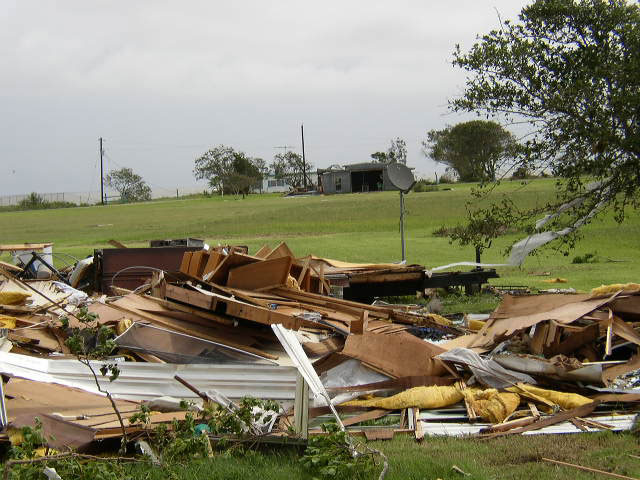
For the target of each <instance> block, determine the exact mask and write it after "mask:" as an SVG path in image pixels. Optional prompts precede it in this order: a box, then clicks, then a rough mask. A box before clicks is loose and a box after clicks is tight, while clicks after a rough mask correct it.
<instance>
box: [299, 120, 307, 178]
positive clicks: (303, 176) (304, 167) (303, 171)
mask: <svg viewBox="0 0 640 480" xmlns="http://www.w3.org/2000/svg"><path fill="white" fill-rule="evenodd" d="M300 132H301V133H302V184H303V186H304V189H305V190H306V189H307V163H306V160H305V156H304V124H301V125H300Z"/></svg>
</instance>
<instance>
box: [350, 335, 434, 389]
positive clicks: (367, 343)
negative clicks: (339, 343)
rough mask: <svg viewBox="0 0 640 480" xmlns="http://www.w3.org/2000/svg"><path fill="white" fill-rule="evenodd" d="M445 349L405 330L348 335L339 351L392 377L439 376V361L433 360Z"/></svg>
mask: <svg viewBox="0 0 640 480" xmlns="http://www.w3.org/2000/svg"><path fill="white" fill-rule="evenodd" d="M444 351H445V350H443V349H442V348H440V347H438V346H437V345H433V344H431V343H429V342H425V341H423V340H420V339H419V338H417V337H415V336H413V335H411V334H409V333H406V332H400V333H398V334H396V335H380V334H376V333H370V332H367V333H365V334H364V335H349V336H348V337H347V341H346V343H345V346H344V349H343V350H342V353H343V354H344V355H347V356H349V357H351V358H355V359H357V360H360V361H362V362H364V363H366V364H367V365H370V366H373V367H374V368H376V369H378V370H379V371H381V372H383V373H385V374H387V375H390V376H392V377H396V378H398V377H410V376H418V375H436V376H437V375H442V374H444V373H445V371H446V370H445V368H444V366H443V364H442V362H440V361H438V360H436V359H434V358H433V357H435V356H436V355H439V354H440V353H443V352H444Z"/></svg>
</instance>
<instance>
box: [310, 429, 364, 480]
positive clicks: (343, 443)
mask: <svg viewBox="0 0 640 480" xmlns="http://www.w3.org/2000/svg"><path fill="white" fill-rule="evenodd" d="M322 430H323V431H324V432H326V435H317V436H314V437H311V438H310V439H309V442H308V444H307V448H306V450H305V452H304V456H303V457H302V458H301V462H302V464H303V465H304V466H305V467H306V468H307V469H308V470H309V472H310V473H311V474H312V475H314V478H344V479H351V478H367V476H369V475H370V474H371V472H372V470H373V468H374V462H373V459H372V457H371V456H370V455H366V454H356V455H355V456H354V453H353V449H352V447H351V444H350V439H349V435H348V434H347V432H344V431H341V430H340V429H339V428H338V426H337V425H335V424H323V425H322ZM315 475H317V477H316V476H315Z"/></svg>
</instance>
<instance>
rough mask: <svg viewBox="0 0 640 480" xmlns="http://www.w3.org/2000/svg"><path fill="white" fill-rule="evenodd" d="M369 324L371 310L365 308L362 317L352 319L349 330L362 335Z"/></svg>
mask: <svg viewBox="0 0 640 480" xmlns="http://www.w3.org/2000/svg"><path fill="white" fill-rule="evenodd" d="M368 326H369V312H368V311H367V310H363V311H362V314H361V315H360V318H359V319H357V320H356V321H352V322H351V323H350V325H349V327H350V330H349V332H350V333H352V334H354V335H362V334H364V332H366V331H367V327H368Z"/></svg>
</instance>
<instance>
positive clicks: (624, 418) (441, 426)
mask: <svg viewBox="0 0 640 480" xmlns="http://www.w3.org/2000/svg"><path fill="white" fill-rule="evenodd" d="M420 416H421V417H422V412H420ZM635 417H636V416H635V414H634V415H602V416H596V417H585V418H586V419H587V420H592V421H594V422H600V423H604V424H606V425H610V426H611V427H613V431H622V430H630V429H631V427H633V424H634V419H635ZM420 423H421V425H422V430H423V431H424V432H425V434H426V435H447V436H453V437H459V436H463V435H474V434H476V433H479V432H480V430H482V429H483V428H486V427H489V426H490V425H491V424H489V423H473V424H472V423H468V422H465V423H449V422H428V421H424V420H421V421H420ZM587 430H588V431H590V432H600V431H602V430H601V429H597V428H592V427H587ZM555 433H582V430H580V429H579V428H578V427H576V426H575V425H574V424H573V423H571V422H562V423H558V424H557V425H550V426H548V427H544V428H541V429H539V430H531V431H529V432H524V433H523V435H545V434H555Z"/></svg>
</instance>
